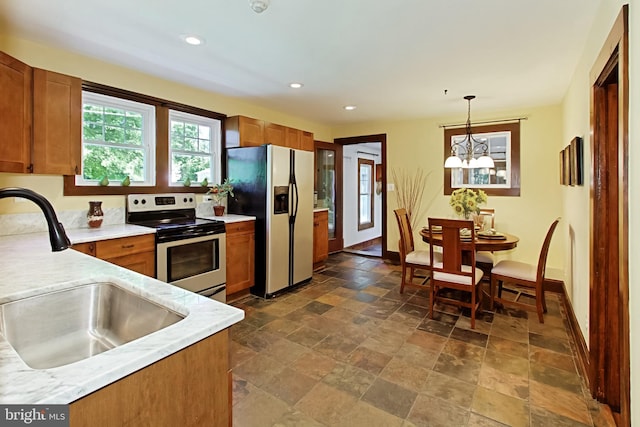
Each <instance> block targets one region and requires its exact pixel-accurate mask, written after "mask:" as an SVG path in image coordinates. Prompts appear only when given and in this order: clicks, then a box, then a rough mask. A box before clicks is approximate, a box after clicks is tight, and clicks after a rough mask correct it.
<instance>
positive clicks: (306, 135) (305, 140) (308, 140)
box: [300, 130, 315, 151]
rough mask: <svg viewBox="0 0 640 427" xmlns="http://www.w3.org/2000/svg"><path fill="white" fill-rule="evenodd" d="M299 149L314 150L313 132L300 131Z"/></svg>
mask: <svg viewBox="0 0 640 427" xmlns="http://www.w3.org/2000/svg"><path fill="white" fill-rule="evenodd" d="M300 149H301V150H305V151H315V145H314V143H313V133H311V132H307V131H304V130H303V131H302V135H301V137H300Z"/></svg>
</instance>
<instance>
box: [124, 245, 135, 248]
mask: <svg viewBox="0 0 640 427" xmlns="http://www.w3.org/2000/svg"><path fill="white" fill-rule="evenodd" d="M134 246H135V245H122V249H131V248H133V247H134Z"/></svg>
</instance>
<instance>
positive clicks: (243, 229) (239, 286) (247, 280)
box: [226, 221, 255, 295]
mask: <svg viewBox="0 0 640 427" xmlns="http://www.w3.org/2000/svg"><path fill="white" fill-rule="evenodd" d="M226 231H227V248H226V249H227V295H231V294H234V293H236V292H239V291H242V290H244V289H248V288H250V287H251V286H253V285H254V284H255V274H254V273H255V231H254V222H253V221H243V222H240V223H230V224H227V228H226Z"/></svg>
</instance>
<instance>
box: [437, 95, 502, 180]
mask: <svg viewBox="0 0 640 427" xmlns="http://www.w3.org/2000/svg"><path fill="white" fill-rule="evenodd" d="M464 99H466V100H467V102H468V104H469V106H468V109H467V124H466V126H465V130H466V135H465V137H464V139H463V140H462V141H460V142H455V143H453V144H451V155H450V156H449V157H447V160H445V162H444V167H445V168H448V169H454V168H463V169H475V168H493V167H495V165H494V163H493V159H492V158H491V157H490V156H489V146H488V145H487V142H486V141H478V140H477V139H475V138H474V137H473V134H472V133H471V100H473V99H475V95H467V96H465V97H464ZM462 148H464V150H465V158H464V160H463V159H460V157H459V156H458V150H460V149H462ZM478 153H481V155H480V157H478V158H477V159H476V158H475V156H474V154H478Z"/></svg>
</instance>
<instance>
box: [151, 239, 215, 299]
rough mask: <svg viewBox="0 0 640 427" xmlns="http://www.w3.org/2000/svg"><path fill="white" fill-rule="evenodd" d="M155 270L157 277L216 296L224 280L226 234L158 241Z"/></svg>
mask: <svg viewBox="0 0 640 427" xmlns="http://www.w3.org/2000/svg"><path fill="white" fill-rule="evenodd" d="M156 271H157V275H158V280H162V281H163V282H167V283H171V284H172V285H176V286H180V287H181V288H184V289H187V290H189V291H192V292H196V293H199V294H202V295H205V296H212V297H214V298H215V297H216V296H217V297H218V298H215V299H219V297H220V296H221V295H220V294H223V292H224V290H225V287H224V286H225V283H226V282H227V274H226V235H225V234H224V233H219V234H213V235H207V236H200V237H191V238H188V239H181V240H173V241H168V242H161V243H158V244H157V247H156ZM214 295H215V296H214Z"/></svg>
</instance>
